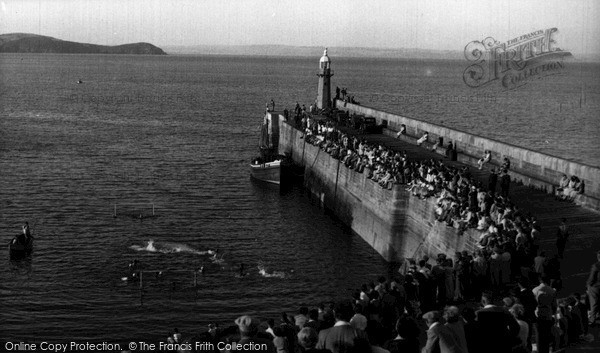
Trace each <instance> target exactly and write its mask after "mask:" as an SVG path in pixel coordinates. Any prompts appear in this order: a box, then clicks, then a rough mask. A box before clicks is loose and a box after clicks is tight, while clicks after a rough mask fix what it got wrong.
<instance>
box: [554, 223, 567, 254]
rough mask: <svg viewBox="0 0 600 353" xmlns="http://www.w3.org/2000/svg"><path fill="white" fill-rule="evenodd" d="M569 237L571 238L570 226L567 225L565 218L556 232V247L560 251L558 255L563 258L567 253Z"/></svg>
mask: <svg viewBox="0 0 600 353" xmlns="http://www.w3.org/2000/svg"><path fill="white" fill-rule="evenodd" d="M567 239H569V227H568V226H567V219H566V218H563V219H562V221H561V222H560V225H559V226H558V230H557V232H556V249H557V251H558V256H559V257H560V258H561V259H562V258H563V254H564V253H565V246H566V245H567Z"/></svg>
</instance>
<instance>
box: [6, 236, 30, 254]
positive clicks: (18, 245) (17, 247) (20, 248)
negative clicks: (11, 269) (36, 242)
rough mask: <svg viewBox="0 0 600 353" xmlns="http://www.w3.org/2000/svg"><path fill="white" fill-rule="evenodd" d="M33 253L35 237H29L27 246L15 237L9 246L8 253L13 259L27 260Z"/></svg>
mask: <svg viewBox="0 0 600 353" xmlns="http://www.w3.org/2000/svg"><path fill="white" fill-rule="evenodd" d="M32 252H33V237H29V239H28V240H27V241H26V242H25V244H23V243H22V242H20V241H19V240H18V238H17V237H14V238H13V239H12V240H11V241H10V243H9V244H8V253H9V255H10V258H11V259H21V258H25V257H28V256H30V255H31V253H32Z"/></svg>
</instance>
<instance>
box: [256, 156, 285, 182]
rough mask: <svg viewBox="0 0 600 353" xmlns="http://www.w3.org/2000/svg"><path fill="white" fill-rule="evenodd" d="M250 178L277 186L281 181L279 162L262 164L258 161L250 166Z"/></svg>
mask: <svg viewBox="0 0 600 353" xmlns="http://www.w3.org/2000/svg"><path fill="white" fill-rule="evenodd" d="M250 171H251V174H250V175H251V176H252V177H253V178H254V179H257V180H261V181H266V182H267V183H272V184H278V185H279V183H280V180H281V160H280V159H278V160H275V161H272V162H266V163H262V162H261V161H260V160H258V159H257V160H256V161H254V162H253V163H252V164H250Z"/></svg>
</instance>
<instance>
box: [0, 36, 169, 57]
mask: <svg viewBox="0 0 600 353" xmlns="http://www.w3.org/2000/svg"><path fill="white" fill-rule="evenodd" d="M0 53H66V54H142V55H166V54H167V53H165V52H164V51H163V50H162V49H161V48H159V47H157V46H155V45H152V44H150V43H131V44H123V45H114V46H108V45H96V44H88V43H77V42H69V41H65V40H60V39H56V38H52V37H47V36H40V35H37V34H31V33H7V34H0Z"/></svg>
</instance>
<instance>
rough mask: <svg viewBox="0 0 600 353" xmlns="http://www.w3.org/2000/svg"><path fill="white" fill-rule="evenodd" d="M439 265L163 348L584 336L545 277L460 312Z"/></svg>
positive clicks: (489, 347) (577, 308)
mask: <svg viewBox="0 0 600 353" xmlns="http://www.w3.org/2000/svg"><path fill="white" fill-rule="evenodd" d="M598 257H599V259H600V254H599V256H598ZM441 263H443V262H440V261H438V262H437V264H435V265H432V264H430V262H429V261H427V259H422V260H420V261H419V264H418V265H416V266H415V265H414V264H411V266H410V267H409V268H408V269H407V271H406V272H405V273H399V274H398V275H397V276H394V277H393V278H386V277H380V278H379V279H378V280H377V281H376V282H371V283H368V284H363V285H362V286H361V287H360V288H357V289H356V291H355V292H354V293H353V294H352V296H351V297H350V298H344V299H341V300H338V301H336V302H335V303H333V302H332V303H322V304H319V305H317V306H315V307H306V306H302V307H300V308H299V310H298V312H297V313H296V314H295V315H288V314H287V313H285V312H284V313H281V316H280V317H279V319H278V321H277V322H276V320H274V319H273V318H270V319H267V320H263V321H262V322H261V321H260V320H258V319H257V318H256V317H252V316H248V315H243V316H240V317H239V318H237V319H236V320H235V321H234V322H233V323H232V325H229V326H227V327H225V328H220V327H218V326H217V325H215V324H211V325H209V327H208V330H207V331H206V332H203V333H202V334H201V335H199V336H196V337H191V338H189V339H186V338H185V337H183V339H182V335H181V333H179V331H178V330H177V329H175V331H174V332H170V333H169V336H168V338H167V342H168V343H171V344H172V345H171V347H173V349H174V350H176V351H180V352H187V351H190V352H230V351H235V350H236V349H232V348H231V347H233V346H234V345H236V344H246V346H244V347H245V348H244V349H243V350H244V351H248V352H270V353H271V352H272V353H275V352H277V353H351V352H354V353H370V352H373V353H381V352H383V353H385V352H390V353H418V352H423V353H433V352H453V353H468V352H471V353H478V352H492V353H495V352H497V353H509V352H512V353H521V352H523V353H524V352H531V351H532V348H533V349H534V351H537V352H550V351H552V352H557V351H559V350H560V349H562V348H564V347H567V346H568V345H570V344H573V343H575V342H578V341H579V340H582V339H584V338H585V337H586V335H587V334H588V325H587V318H586V313H587V311H588V309H589V307H588V305H587V303H586V299H585V296H581V295H579V294H578V293H574V294H572V295H570V296H568V297H567V298H564V299H560V300H558V299H557V298H556V291H555V290H554V289H553V288H552V287H551V286H550V282H549V279H548V278H547V277H546V276H543V275H542V276H540V277H539V281H538V282H537V283H538V285H537V286H535V287H534V285H532V284H530V283H529V282H528V281H527V280H526V279H525V278H524V277H522V278H520V280H519V281H518V282H517V283H516V284H515V285H514V286H509V287H508V288H507V291H506V292H504V293H505V294H503V295H502V296H499V295H497V294H500V293H501V292H492V291H484V292H482V293H481V294H479V295H478V298H480V302H479V304H478V305H477V304H474V303H473V302H468V303H466V304H465V303H463V304H461V305H460V307H461V308H459V305H457V303H452V302H449V301H447V298H445V293H441V295H440V293H439V292H440V291H441V292H444V291H445V288H446V287H445V285H441V284H440V282H441V281H440V278H442V277H443V281H447V273H448V271H447V269H446V268H444V266H442V265H441ZM438 274H441V275H438ZM440 276H441V277H440ZM496 293H497V294H496ZM423 310H426V312H425V313H423ZM425 331H426V335H425ZM173 343H177V345H173ZM208 343H210V344H208ZM239 349H240V348H239V346H238V350H239Z"/></svg>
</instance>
